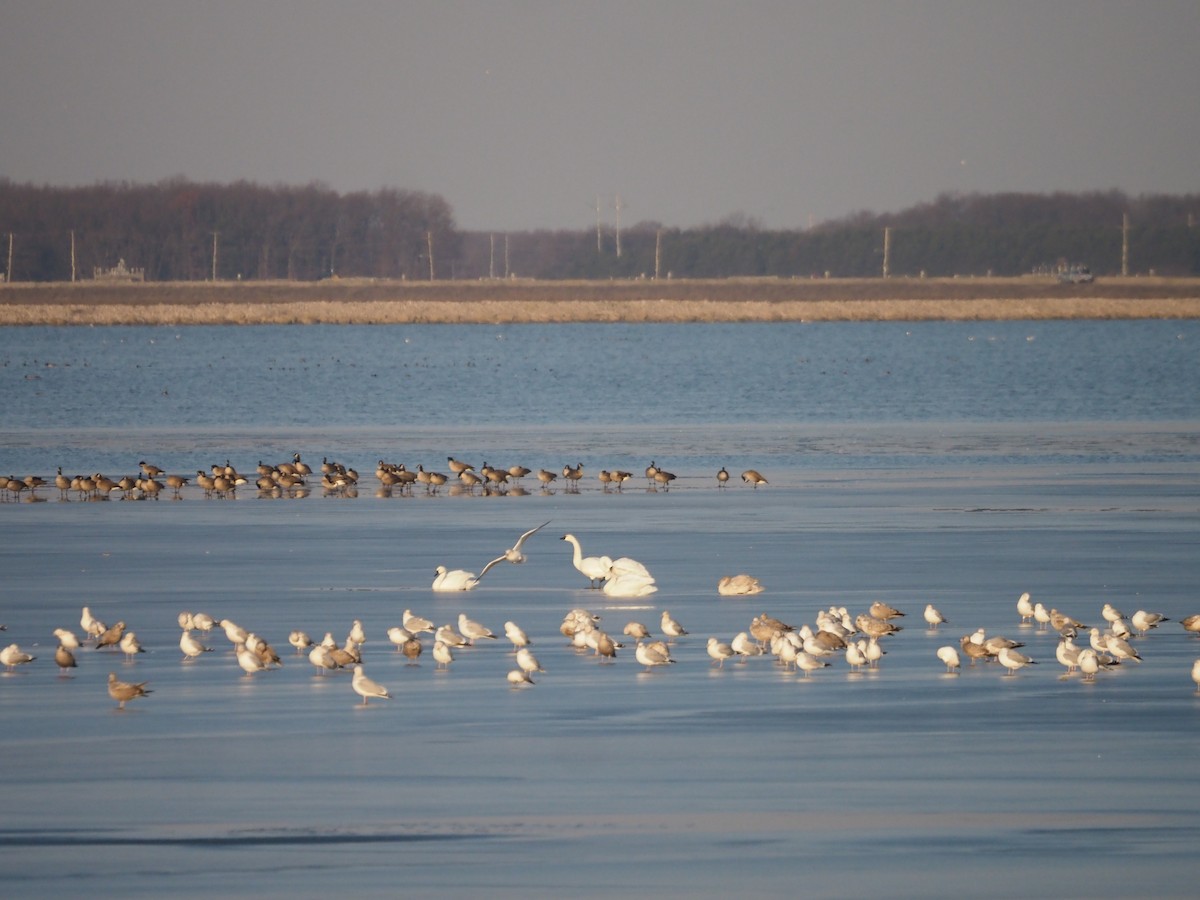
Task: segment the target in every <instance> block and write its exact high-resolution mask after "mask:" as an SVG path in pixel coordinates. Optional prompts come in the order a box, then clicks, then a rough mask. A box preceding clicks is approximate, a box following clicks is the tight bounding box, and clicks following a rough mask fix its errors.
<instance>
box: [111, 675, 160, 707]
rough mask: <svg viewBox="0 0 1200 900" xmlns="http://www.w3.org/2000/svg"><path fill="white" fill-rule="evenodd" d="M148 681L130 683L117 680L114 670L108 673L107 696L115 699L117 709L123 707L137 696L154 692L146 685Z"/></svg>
mask: <svg viewBox="0 0 1200 900" xmlns="http://www.w3.org/2000/svg"><path fill="white" fill-rule="evenodd" d="M147 684H148V682H145V681H143V682H140V683H138V684H132V683H130V682H128V681H118V680H117V673H116V672H109V673H108V696H110V697H112V698H113V699H114V700H116V701H117V709H124V708H125V704H126V703H128V702H129V701H130V700H134V699H136V698H138V697H145V696H146V695H147V694H152V693H154V692H153V691H151V690H149V689H148V688H147V687H146V685H147Z"/></svg>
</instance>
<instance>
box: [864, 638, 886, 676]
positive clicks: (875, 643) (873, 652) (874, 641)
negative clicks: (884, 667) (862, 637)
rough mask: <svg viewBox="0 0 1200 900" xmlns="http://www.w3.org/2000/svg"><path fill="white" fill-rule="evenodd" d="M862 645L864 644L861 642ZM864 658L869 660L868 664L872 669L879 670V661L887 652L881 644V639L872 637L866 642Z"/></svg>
mask: <svg viewBox="0 0 1200 900" xmlns="http://www.w3.org/2000/svg"><path fill="white" fill-rule="evenodd" d="M859 643H860V645H861V644H862V642H861V641H860V642H859ZM862 652H863V656H865V657H866V658H867V662H869V663H870V664H871V668H872V669H878V668H879V661H880V660H881V659H883V657H884V656H885V654H886V651H885V650H884V649H883V645H882V644H881V643H879V638H876V637H872V638H870V639H869V640H868V641H867V642H866V646H864V647H862Z"/></svg>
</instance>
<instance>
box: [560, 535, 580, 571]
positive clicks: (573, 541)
mask: <svg viewBox="0 0 1200 900" xmlns="http://www.w3.org/2000/svg"><path fill="white" fill-rule="evenodd" d="M563 540H564V541H570V542H571V546H572V547H574V548H575V550H574V555H573V556H572V557H571V562H573V563H574V564H575V568H577V569H578V568H579V564H580V563H582V562H583V551H582V550H581V549H580V547H579V539H578V538H577V537H575V535H573V534H568V535H564V536H563Z"/></svg>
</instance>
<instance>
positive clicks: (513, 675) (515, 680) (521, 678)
mask: <svg viewBox="0 0 1200 900" xmlns="http://www.w3.org/2000/svg"><path fill="white" fill-rule="evenodd" d="M505 677H506V678H507V679H508V683H509V684H511V685H513V686H514V687H519V686H520V685H523V684H534V680H533V676H531V675H530V674H529V673H528V672H526V671H525V670H524V669H513V670H511V671H510V672H509V673H508V675H507V676H505Z"/></svg>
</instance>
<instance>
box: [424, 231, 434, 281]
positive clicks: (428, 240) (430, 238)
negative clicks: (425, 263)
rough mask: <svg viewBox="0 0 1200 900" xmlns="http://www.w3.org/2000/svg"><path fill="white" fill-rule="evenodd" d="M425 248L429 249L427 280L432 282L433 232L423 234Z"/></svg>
mask: <svg viewBox="0 0 1200 900" xmlns="http://www.w3.org/2000/svg"><path fill="white" fill-rule="evenodd" d="M425 246H426V247H427V248H428V249H429V280H430V281H433V232H432V231H427V232H425Z"/></svg>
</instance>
